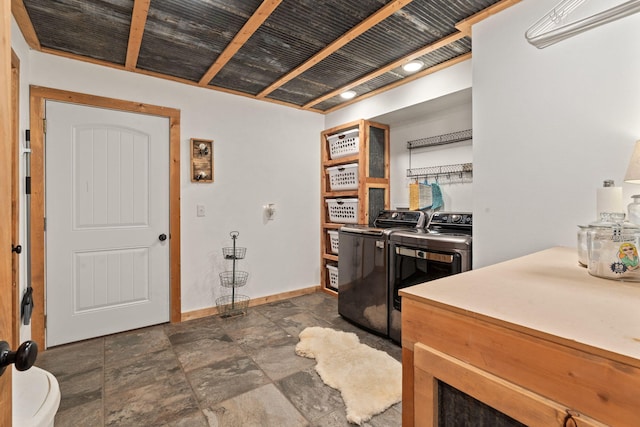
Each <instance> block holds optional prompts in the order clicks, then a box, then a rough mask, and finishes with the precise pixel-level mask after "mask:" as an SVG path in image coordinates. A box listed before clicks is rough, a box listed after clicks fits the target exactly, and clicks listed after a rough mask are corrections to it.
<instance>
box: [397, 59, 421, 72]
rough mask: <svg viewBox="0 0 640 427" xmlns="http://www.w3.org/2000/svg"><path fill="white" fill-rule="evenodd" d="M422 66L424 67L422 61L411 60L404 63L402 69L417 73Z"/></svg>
mask: <svg viewBox="0 0 640 427" xmlns="http://www.w3.org/2000/svg"><path fill="white" fill-rule="evenodd" d="M422 67H424V63H423V62H422V61H411V62H407V63H406V64H404V65H403V66H402V69H403V70H405V71H406V72H407V73H415V72H416V71H418V70H419V69H421V68H422Z"/></svg>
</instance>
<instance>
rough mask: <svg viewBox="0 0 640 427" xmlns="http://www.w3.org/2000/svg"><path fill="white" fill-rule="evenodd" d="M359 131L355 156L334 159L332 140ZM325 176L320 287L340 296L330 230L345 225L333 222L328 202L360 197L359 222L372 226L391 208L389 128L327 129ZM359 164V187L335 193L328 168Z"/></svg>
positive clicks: (357, 124) (360, 123)
mask: <svg viewBox="0 0 640 427" xmlns="http://www.w3.org/2000/svg"><path fill="white" fill-rule="evenodd" d="M353 129H358V137H359V148H358V152H357V153H355V154H353V155H348V156H346V157H341V158H337V159H332V158H331V156H330V148H329V147H330V145H329V140H328V137H329V136H331V135H336V134H340V133H343V132H346V131H350V130H353ZM320 142H321V144H320V146H321V162H322V165H321V166H322V167H321V172H320V173H321V177H320V186H321V188H320V221H321V224H320V254H321V259H320V287H321V289H322V290H323V291H325V292H327V293H330V294H334V295H337V292H338V291H337V290H336V289H335V288H333V287H332V286H331V285H330V279H329V272H328V269H327V267H326V266H327V264H337V263H338V262H339V253H338V255H336V254H333V253H332V252H331V244H330V240H329V235H328V233H327V232H328V231H329V230H337V229H339V228H340V227H342V225H344V224H343V223H337V222H331V221H330V219H329V210H328V208H327V203H326V200H327V199H339V198H357V199H358V201H359V203H358V212H357V223H358V224H369V225H372V222H373V220H374V219H375V218H376V216H377V214H378V212H379V211H380V210H382V209H388V208H389V126H387V125H384V124H380V123H374V122H371V121H368V120H357V121H354V122H350V123H346V124H344V125H341V126H336V127H334V128H331V129H327V130H325V131H323V132H322V133H321V136H320ZM352 163H357V164H358V187H357V189H353V190H343V191H331V188H330V177H329V173H328V172H327V168H330V167H332V166H341V165H347V164H352Z"/></svg>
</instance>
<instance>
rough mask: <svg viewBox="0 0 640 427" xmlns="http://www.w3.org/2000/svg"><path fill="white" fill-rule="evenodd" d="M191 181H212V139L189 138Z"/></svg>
mask: <svg viewBox="0 0 640 427" xmlns="http://www.w3.org/2000/svg"><path fill="white" fill-rule="evenodd" d="M190 147H191V182H213V141H212V140H210V139H197V138H191V144H190Z"/></svg>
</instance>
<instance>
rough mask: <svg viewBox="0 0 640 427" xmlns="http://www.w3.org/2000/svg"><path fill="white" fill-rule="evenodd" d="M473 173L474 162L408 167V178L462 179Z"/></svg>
mask: <svg viewBox="0 0 640 427" xmlns="http://www.w3.org/2000/svg"><path fill="white" fill-rule="evenodd" d="M472 175H473V163H458V164H454V165H442V166H429V167H425V168H414V169H407V178H416V179H418V178H435V179H436V180H437V179H439V178H447V179H460V180H462V179H463V178H465V177H470V176H472Z"/></svg>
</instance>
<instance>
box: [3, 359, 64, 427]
mask: <svg viewBox="0 0 640 427" xmlns="http://www.w3.org/2000/svg"><path fill="white" fill-rule="evenodd" d="M59 406H60V386H59V385H58V380H56V377H54V376H53V375H52V374H51V373H50V372H47V371H45V370H44V369H40V368H38V367H36V366H33V367H32V368H30V369H28V370H26V371H23V372H18V371H16V370H15V368H13V425H14V426H15V427H18V426H19V427H53V419H54V418H55V416H56V412H58V407H59Z"/></svg>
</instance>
